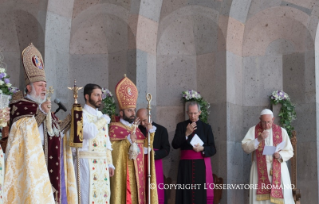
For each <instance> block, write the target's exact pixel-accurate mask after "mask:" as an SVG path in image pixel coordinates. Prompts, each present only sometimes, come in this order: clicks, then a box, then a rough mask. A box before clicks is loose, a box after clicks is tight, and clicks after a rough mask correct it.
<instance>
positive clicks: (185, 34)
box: [156, 5, 226, 203]
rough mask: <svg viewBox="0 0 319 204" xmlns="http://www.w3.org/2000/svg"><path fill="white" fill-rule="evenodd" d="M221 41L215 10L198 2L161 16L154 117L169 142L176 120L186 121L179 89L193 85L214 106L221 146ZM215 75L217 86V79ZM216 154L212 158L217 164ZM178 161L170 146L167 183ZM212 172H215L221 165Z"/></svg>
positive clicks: (223, 56) (172, 195)
mask: <svg viewBox="0 0 319 204" xmlns="http://www.w3.org/2000/svg"><path fill="white" fill-rule="evenodd" d="M225 44H226V42H225V36H224V33H223V32H222V29H221V27H220V24H219V12H218V11H217V10H214V9H211V8H208V7H205V6H198V5H193V6H184V7H181V8H179V9H176V10H175V11H173V12H171V13H170V14H168V15H167V16H165V17H163V18H161V20H160V22H159V27H158V35H157V52H156V80H157V88H156V94H157V102H156V103H157V104H156V105H157V107H156V109H157V110H156V115H157V121H159V123H160V124H162V125H164V126H165V127H166V128H167V129H168V132H169V135H170V137H169V140H170V141H171V140H172V139H173V136H174V131H175V127H176V126H175V124H177V123H178V122H180V121H183V120H185V114H184V106H183V104H182V103H181V93H182V91H185V90H188V89H194V90H197V91H200V92H201V94H202V95H203V96H204V97H205V98H206V99H207V100H208V101H209V102H210V103H211V104H212V105H211V116H210V118H209V123H210V124H212V127H213V129H214V130H213V132H214V134H215V133H216V134H215V139H216V138H217V139H216V140H215V141H216V145H217V148H218V149H219V142H218V139H219V138H220V137H221V136H224V135H223V130H222V131H219V129H221V128H220V127H221V123H224V122H225V120H223V119H224V118H222V119H220V118H219V119H217V118H216V117H214V116H215V115H220V113H221V112H223V111H224V112H223V113H221V114H223V115H224V113H225V100H226V99H225V98H226V96H225V95H224V93H225V92H226V91H224V90H225V88H226V80H225V77H226V69H225V66H226V54H225V47H224V46H225ZM218 78H219V79H220V81H221V83H220V84H218V83H217V81H218V80H217V79H218ZM223 82H225V83H223ZM207 87H209V88H207ZM222 92H224V93H222ZM219 94H221V95H220V96H219ZM223 97H225V98H223ZM163 98H165V100H162V99H163ZM168 118H169V119H168ZM217 132H218V133H217ZM216 136H217V137H216ZM218 154H219V153H218ZM219 157H220V156H219V155H216V156H215V158H214V159H215V160H216V162H215V161H214V162H215V165H216V163H218V158H219ZM214 159H213V160H214ZM178 160H179V151H178V150H174V149H172V150H171V153H170V155H169V159H167V160H164V165H165V166H167V167H169V168H165V170H164V174H165V177H166V178H167V181H168V182H172V183H176V175H177V165H171V163H170V162H171V161H178ZM214 170H215V171H216V173H217V174H218V171H219V169H218V168H214ZM168 199H169V202H172V203H173V202H174V200H175V191H174V190H171V191H170V192H169V195H168Z"/></svg>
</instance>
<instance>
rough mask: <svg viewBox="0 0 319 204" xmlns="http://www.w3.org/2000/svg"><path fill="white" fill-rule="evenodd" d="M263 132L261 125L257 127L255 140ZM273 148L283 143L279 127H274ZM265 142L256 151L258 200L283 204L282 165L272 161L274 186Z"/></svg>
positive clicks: (274, 160)
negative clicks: (264, 153) (270, 176)
mask: <svg viewBox="0 0 319 204" xmlns="http://www.w3.org/2000/svg"><path fill="white" fill-rule="evenodd" d="M262 132H263V128H262V126H261V124H260V123H258V125H256V127H255V138H257V137H258V135H260V134H261V133H262ZM272 135H273V146H277V145H278V144H280V143H281V142H282V131H281V127H280V126H278V125H275V124H273V125H272ZM264 147H265V140H263V141H262V142H260V143H259V145H258V148H257V149H256V160H257V161H256V162H257V170H258V189H257V200H259V201H261V200H269V199H270V201H271V202H273V203H277V204H282V203H284V200H283V193H282V187H281V163H280V162H279V161H278V160H277V159H273V161H272V172H273V173H272V184H271V183H270V181H269V177H268V172H267V162H266V156H265V155H263V150H264Z"/></svg>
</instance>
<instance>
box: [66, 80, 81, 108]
mask: <svg viewBox="0 0 319 204" xmlns="http://www.w3.org/2000/svg"><path fill="white" fill-rule="evenodd" d="M82 88H83V87H77V86H76V80H74V86H73V87H68V89H70V90H72V91H73V98H74V104H78V91H79V90H81V89H82Z"/></svg>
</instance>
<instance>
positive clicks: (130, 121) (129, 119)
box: [123, 111, 135, 123]
mask: <svg viewBox="0 0 319 204" xmlns="http://www.w3.org/2000/svg"><path fill="white" fill-rule="evenodd" d="M123 120H125V121H127V122H129V123H133V122H134V120H135V117H134V118H133V119H131V118H129V117H127V116H126V115H125V113H124V111H123Z"/></svg>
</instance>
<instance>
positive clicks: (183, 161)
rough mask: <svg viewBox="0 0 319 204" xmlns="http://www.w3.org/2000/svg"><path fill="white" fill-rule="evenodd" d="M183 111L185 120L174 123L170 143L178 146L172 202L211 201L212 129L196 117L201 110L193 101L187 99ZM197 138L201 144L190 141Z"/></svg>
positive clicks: (212, 193)
mask: <svg viewBox="0 0 319 204" xmlns="http://www.w3.org/2000/svg"><path fill="white" fill-rule="evenodd" d="M187 110H188V111H187V114H188V116H189V120H186V121H184V122H180V123H178V124H177V127H176V131H175V136H174V139H173V142H172V146H173V148H174V149H179V148H180V149H181V158H180V161H179V166H178V175H177V187H176V199H175V203H176V204H179V203H183V204H188V203H192V204H193V203H195V204H197V203H198V204H204V203H205V204H206V203H207V204H208V203H209V204H212V203H213V201H214V189H213V171H212V167H211V160H210V157H211V156H213V155H214V154H215V153H216V148H215V143H214V136H213V132H212V128H211V126H210V125H209V124H206V123H204V122H203V121H201V120H200V119H199V115H200V114H201V111H200V105H199V104H198V103H197V102H189V104H188V107H187ZM197 137H199V138H200V140H201V141H202V142H203V144H202V145H201V144H199V143H195V144H192V139H193V138H197ZM197 141H199V140H197ZM178 184H180V185H178Z"/></svg>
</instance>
